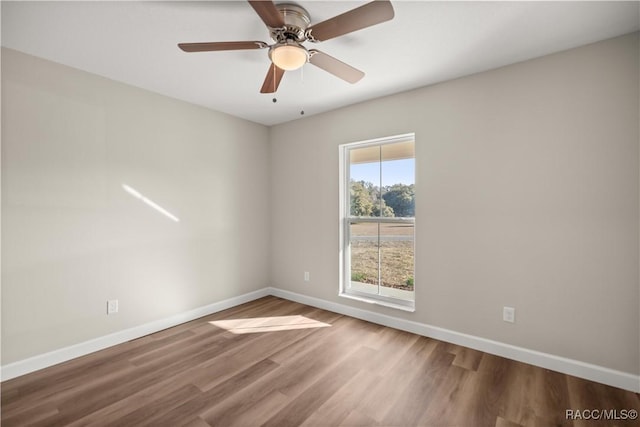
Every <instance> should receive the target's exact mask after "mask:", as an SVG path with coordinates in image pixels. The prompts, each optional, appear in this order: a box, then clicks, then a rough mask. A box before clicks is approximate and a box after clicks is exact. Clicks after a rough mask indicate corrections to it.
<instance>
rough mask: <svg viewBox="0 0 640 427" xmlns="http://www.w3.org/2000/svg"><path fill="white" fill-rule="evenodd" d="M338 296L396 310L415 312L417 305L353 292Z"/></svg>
mask: <svg viewBox="0 0 640 427" xmlns="http://www.w3.org/2000/svg"><path fill="white" fill-rule="evenodd" d="M338 296H341V297H343V298H348V299H352V300H355V301H360V302H364V303H367V304H375V305H381V306H383V307H389V308H395V309H396V310H402V311H408V312H410V313H414V312H415V311H416V308H415V305H410V306H409V305H402V304H396V303H393V302H390V301H382V300H379V299H375V298H367V297H363V296H360V295H353V294H348V293H346V292H340V293H339V294H338Z"/></svg>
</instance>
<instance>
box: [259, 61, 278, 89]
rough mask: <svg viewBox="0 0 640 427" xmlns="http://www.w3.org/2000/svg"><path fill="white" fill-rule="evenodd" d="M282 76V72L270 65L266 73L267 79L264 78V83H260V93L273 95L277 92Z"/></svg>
mask: <svg viewBox="0 0 640 427" xmlns="http://www.w3.org/2000/svg"><path fill="white" fill-rule="evenodd" d="M282 76H284V70H283V69H282V68H278V67H276V65H275V64H271V65H270V66H269V71H268V72H267V77H265V79H264V83H262V89H260V93H275V92H276V91H277V90H278V86H280V80H282Z"/></svg>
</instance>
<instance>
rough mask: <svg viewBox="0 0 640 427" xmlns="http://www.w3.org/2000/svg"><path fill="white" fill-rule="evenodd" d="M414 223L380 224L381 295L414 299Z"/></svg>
mask: <svg viewBox="0 0 640 427" xmlns="http://www.w3.org/2000/svg"><path fill="white" fill-rule="evenodd" d="M413 229H414V226H413V224H394V223H391V224H385V223H382V224H380V295H384V296H389V297H394V298H399V299H405V300H409V301H412V300H413V285H414V283H413V282H414V280H413V272H414V269H413V267H414V256H413V248H414V237H413V236H414V234H413Z"/></svg>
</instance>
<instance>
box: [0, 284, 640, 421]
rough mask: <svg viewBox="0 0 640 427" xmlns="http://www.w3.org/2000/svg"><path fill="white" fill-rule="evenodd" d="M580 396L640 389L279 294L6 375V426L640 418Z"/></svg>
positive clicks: (628, 405) (620, 400) (623, 401)
mask: <svg viewBox="0 0 640 427" xmlns="http://www.w3.org/2000/svg"><path fill="white" fill-rule="evenodd" d="M210 322H213V323H210ZM225 328H227V329H229V330H227V329H225ZM568 409H573V410H578V409H579V410H592V409H599V410H617V411H618V415H620V414H622V412H621V411H622V410H627V411H628V410H631V409H634V410H640V396H639V395H638V394H634V393H631V392H627V391H624V390H621V389H616V388H612V387H608V386H605V385H602V384H597V383H593V382H589V381H585V380H582V379H579V378H575V377H571V376H567V375H563V374H559V373H556V372H552V371H548V370H545V369H541V368H537V367H533V366H530V365H526V364H523V363H519V362H514V361H510V360H507V359H504V358H501V357H497V356H493V355H490V354H485V353H481V352H478V351H475V350H471V349H468V348H463V347H459V346H456V345H453V344H447V343H444V342H441V341H437V340H433V339H429V338H425V337H421V336H418V335H414V334H410V333H407V332H403V331H398V330H395V329H390V328H386V327H383V326H379V325H375V324H372V323H368V322H364V321H360V320H357V319H353V318H350V317H346V316H342V315H339V314H336V313H331V312H328V311H324V310H320V309H315V308H312V307H308V306H304V305H301V304H297V303H294V302H290V301H286V300H283V299H279V298H275V297H266V298H262V299H260V300H257V301H253V302H251V303H248V304H244V305H242V306H238V307H235V308H233V309H230V310H226V311H223V312H220V313H216V314H215V315H211V316H207V317H204V318H201V319H198V320H195V321H192V322H189V323H185V324H183V325H180V326H176V327H174V328H171V329H167V330H164V331H161V332H158V333H156V334H153V335H150V336H146V337H143V338H140V339H137V340H134V341H130V342H127V343H124V344H121V345H118V346H115V347H112V348H109V349H106V350H103V351H100V352H96V353H93V354H90V355H87V356H85V357H82V358H79V359H75V360H72V361H69V362H66V363H63V364H60V365H57V366H53V367H51V368H48V369H44V370H42V371H39V372H34V373H32V374H29V375H25V376H22V377H19V378H15V379H13V380H9V381H6V382H4V383H2V426H3V427H10V426H63V425H64V426H67V425H68V426H105V425H109V426H145V425H151V426H171V427H175V426H189V427H206V426H274V427H285V426H299V425H301V426H401V427H406V426H473V427H476V426H477V427H482V426H496V427H517V426H553V425H559V426H572V425H575V426H589V427H591V426H602V425H622V426H624V425H629V426H631V425H636V426H637V425H640V424H638V421H637V420H635V421H633V420H626V421H625V420H618V421H593V420H567V419H566V410H568Z"/></svg>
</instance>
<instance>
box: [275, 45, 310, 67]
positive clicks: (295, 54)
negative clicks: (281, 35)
mask: <svg viewBox="0 0 640 427" xmlns="http://www.w3.org/2000/svg"><path fill="white" fill-rule="evenodd" d="M308 57H309V54H308V53H307V51H306V50H305V49H304V48H303V47H301V46H296V45H290V44H287V45H281V46H275V47H274V48H273V49H272V50H271V60H272V61H273V63H274V64H276V67H278V68H280V69H282V70H285V71H291V70H297V69H298V68H300V67H302V66H303V65H304V64H305V63H306V62H307V59H308Z"/></svg>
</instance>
